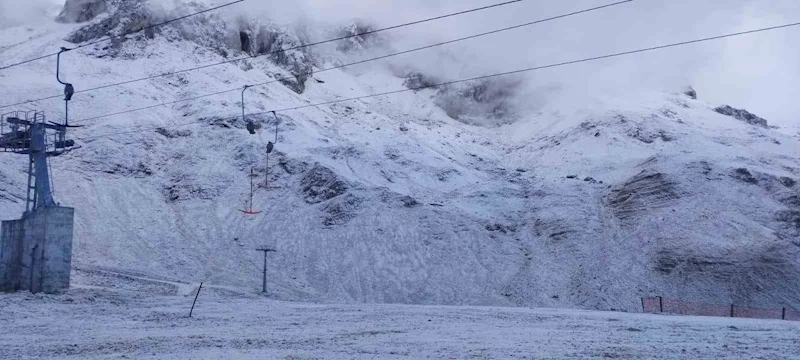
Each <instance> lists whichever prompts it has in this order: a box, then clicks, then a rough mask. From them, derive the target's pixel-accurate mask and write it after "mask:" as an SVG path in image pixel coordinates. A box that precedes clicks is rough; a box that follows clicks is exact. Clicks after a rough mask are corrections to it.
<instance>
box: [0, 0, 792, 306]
mask: <svg viewBox="0 0 800 360" xmlns="http://www.w3.org/2000/svg"><path fill="white" fill-rule="evenodd" d="M198 6H199V5H198ZM200 7H202V6H200ZM119 16H122V15H119ZM104 19H107V17H100V18H98V19H96V20H94V23H101V22H102V21H104ZM232 21H233V20H225V19H223V18H220V17H216V16H214V15H208V16H205V17H202V18H197V19H193V20H191V21H186V22H184V23H181V25H179V26H177V27H174V28H165V29H163V30H160V31H158V32H156V33H154V34H149V35H148V36H144V35H142V36H138V37H135V38H134V39H132V40H128V41H124V42H120V43H115V45H114V46H112V47H106V46H104V45H102V44H99V45H96V46H93V47H89V48H85V49H81V50H76V51H74V52H70V53H68V54H67V55H65V59H64V63H63V67H64V77H65V78H66V79H67V81H70V82H73V83H74V84H75V85H76V87H77V89H78V90H80V89H82V88H83V89H85V88H89V87H95V86H101V85H104V84H107V83H111V82H118V81H124V80H127V79H133V78H139V77H144V76H149V75H155V74H159V73H162V72H166V71H171V70H180V69H185V68H191V67H194V66H199V65H204V64H209V63H215V62H220V61H224V60H226V59H229V58H231V57H236V56H242V55H244V54H245V53H244V52H243V51H242V50H241V47H242V46H241V45H242V44H241V42H238V43H237V41H241V39H239V38H238V37H237V36H228V35H230V34H231V33H232V34H234V35H236V34H237V31H243V30H242V29H241V28H239V29H237V26H241V24H239V25H237V23H235V22H232ZM252 21H253V22H251V23H248V25H247V27H246V29H247V30H246V31H250V34H251V35H252V34H258V33H259V31H260V30H258V29H259V28H262V29H263V28H267V29H268V30H266V31H267V32H266V33H271V32H270V31H277V32H274V33H277V34H282V36H284V38H283V39H285V40H286V42H285V43H283V44H284V45H285V44H287V43H291V42H292V41H306V40H302V39H304V38H305V35H303V34H302V33H297V32H295V30H293V29H292V28H289V27H281V26H277V25H274V24H271V23H268V22H264V23H259V22H258V21H257V20H252ZM123 23H124V22H123ZM84 26H86V24H58V23H52V24H46V25H42V27H41V29H39V28H36V29H32V30H28V29H27V28H24V27H16V28H11V29H7V30H4V31H3V34H2V35H0V37H2V38H0V62H2V63H7V62H10V61H12V60H16V59H25V58H29V57H32V56H38V55H41V54H44V53H48V52H52V51H53V50H54V49H56V48H58V47H59V46H62V45H65V44H67V43H65V42H64V40H63V39H65V38H69V37H72V36H74V34H76V33H75V31H78V33H85V32H86V28H85V27H84ZM275 29H282V30H275ZM20 34H30V35H25V36H30V38H31V40H30V42H29V43H27V44H26V45H25V46H20V45H13V44H14V43H16V42H18V39H19V38H20V36H21V35H20ZM251 38H252V39H255V37H252V36H251ZM290 55H291V56H292V58H291V59H290V60H289V61H288V62H287V61H286V59H278V58H275V57H267V58H265V57H261V58H255V59H249V60H246V61H244V62H241V63H238V64H226V65H221V66H216V67H213V68H208V69H205V70H202V71H195V72H189V73H184V74H179V75H173V76H168V77H161V78H156V79H153V80H150V81H147V82H138V83H133V84H129V85H126V86H123V87H116V88H110V89H106V90H103V91H97V92H89V93H85V94H78V95H76V96H75V101H73V103H72V105H71V109H72V111H71V116H72V119H84V118H89V117H93V116H97V115H102V114H107V113H114V112H118V111H121V110H124V109H127V108H133V107H140V106H148V105H152V104H155V103H158V102H161V101H171V100H174V99H178V98H182V97H191V96H197V95H203V94H206V93H210V92H215V91H219V90H224V89H231V88H237V87H241V86H244V85H246V84H252V83H261V82H267V81H270V80H273V79H276V77H279V76H282V75H286V74H288V73H289V72H290V71H291V70H290V69H291V68H292V67H293V66H294V65H297V64H300V65H309V66H313V68H314V69H320V68H327V67H330V66H332V65H335V64H340V63H343V62H347V61H350V60H351V59H352V58H358V57H359V56H361V57H362V58H363V57H367V56H368V55H366V54H360V53H358V52H357V51H356V52H355V53H353V52H340V51H339V50H337V49H336V47H335V46H333V47H324V48H320V49H317V50H314V51H309V52H293V53H291V54H290ZM226 56H227V58H226ZM54 62H55V61H54V59H48V60H45V61H39V62H35V63H31V64H27V65H25V66H22V67H18V68H15V69H14V70H13V71H2V72H0V81H2V82H3V83H6V84H15V87H14V88H13V90H12V89H10V88H8V87H6V88H4V89H3V93H2V96H0V98H2V103H3V104H8V103H14V102H17V101H22V100H25V99H28V98H32V97H43V96H50V95H56V94H58V93H59V92H60V88H59V87H58V86H55V85H57V84H56V83H55V80H54V79H53V78H52V77H53V76H52V72H53V69H54ZM287 69H289V70H287ZM396 74H397V71H396V70H395V67H393V66H388V65H387V64H385V63H375V64H370V65H362V66H358V67H354V68H352V69H347V70H334V71H327V72H323V73H317V74H315V75H314V76H313V78H309V79H307V80H306V81H305V82H302V84H304V87H303V88H302V89H301V90H302V91H300V92H302V93H298V91H297V90H298V88H297V86H296V85H297V84H296V83H295V84H289V85H288V86H287V85H283V84H281V83H273V84H270V85H267V86H263V87H258V88H253V89H250V90H248V95H247V99H248V101H247V110H248V112H261V111H268V110H271V109H282V108H289V107H295V106H302V105H305V104H310V103H319V102H327V101H333V100H336V99H341V98H349V97H357V96H362V95H367V94H371V93H376V92H382V91H391V90H397V89H402V88H403V86H404V85H403V84H404V82H405V80H406V79H404V78H401V77H398V76H397V75H396ZM54 84H55V85H54ZM440 95H441V94H439V93H438V92H437V91H435V90H423V91H419V92H408V93H402V94H397V95H393V96H389V97H378V98H371V99H365V100H360V101H354V102H347V103H340V104H334V105H326V106H319V107H311V108H305V109H302V110H296V111H287V112H283V113H281V114H280V123H279V130H280V139H279V143H278V145H277V147H276V151H277V154H273V157H272V158H271V162H270V182H271V184H273V186H275V189H271V190H270V191H264V190H259V191H258V192H257V193H256V197H255V207H256V208H257V209H258V210H263V211H264V213H263V214H262V215H260V216H255V217H246V216H243V215H242V214H241V213H240V212H239V209H242V208H243V207H244V206H245V205H244V201H245V200H246V198H247V193H248V190H249V180H248V177H247V175H248V174H249V172H250V169H251V168H254V169H255V171H256V172H257V174H258V175H259V177H258V179H261V178H262V177H263V176H264V171H265V162H264V161H265V159H264V156H263V154H264V152H265V148H266V144H267V141H270V140H272V137H273V136H274V134H273V133H272V129H274V126H275V123H274V122H273V120H272V118H271V117H270V116H259V117H258V118H257V120H258V122H259V123H260V124H261V125H262V126H263V128H262V130H261V131H260V132H259V133H258V134H257V135H256V136H252V135H250V134H248V132H247V131H246V130H245V129H244V122H242V121H241V120H233V118H235V117H236V116H237V114H240V111H241V110H240V106H241V102H240V96H241V95H240V92H239V91H232V92H229V93H226V94H222V95H219V96H214V97H207V98H203V99H200V100H197V101H194V102H188V103H179V104H174V105H170V106H166V107H157V108H153V109H150V110H146V111H141V112H135V113H130V114H124V115H119V116H114V117H109V118H103V119H97V120H91V121H86V122H85V123H84V124H85V125H87V126H86V127H85V128H81V129H77V130H75V131H74V132H73V133H72V136H73V137H74V138H75V139H76V140H78V143H79V144H80V145H81V146H82V148H81V149H79V150H77V151H75V152H73V153H70V154H68V155H66V156H63V157H61V158H58V159H56V160H54V161H53V167H54V171H55V178H56V198H57V200H58V201H60V202H61V203H62V204H64V205H68V206H73V207H75V208H76V209H77V210H76V214H77V219H76V221H77V224H76V244H75V248H74V249H75V250H74V257H75V261H76V263H77V264H79V265H95V266H105V267H112V268H121V269H129V270H135V271H140V272H145V273H148V274H152V275H159V276H169V277H173V278H178V279H184V280H187V281H188V280H191V281H209V282H213V283H217V284H229V285H238V286H251V287H253V288H255V287H257V286H258V285H259V284H260V278H259V276H260V261H261V258H260V254H259V253H257V252H256V251H254V249H255V248H256V247H257V246H260V245H263V244H267V245H272V246H275V247H276V248H277V249H278V250H279V252H278V253H277V254H271V255H270V256H271V259H270V268H269V272H270V274H271V276H272V282H273V288H274V289H275V290H276V292H277V294H278V296H279V297H280V298H281V299H291V300H297V299H300V300H319V301H357V302H388V303H417V304H473V305H475V304H478V305H537V306H566V307H585V308H593V309H623V310H636V309H638V308H639V304H640V303H639V299H640V297H641V296H650V295H664V296H669V297H672V298H681V299H687V300H697V301H706V302H714V303H730V302H736V303H737V304H742V305H743V306H760V307H776V306H778V307H780V306H784V305H791V306H795V307H798V306H800V293H799V292H798V290H797V289H800V286H799V285H800V276H798V275H800V260H798V259H800V257H798V255H799V254H798V252H799V251H798V250H800V248H799V246H800V240H798V237H797V234H798V229H800V225H798V224H800V220H798V219H800V201H798V199H799V198H800V197H798V196H799V195H800V194H798V189H797V186H795V185H794V181H795V180H796V179H798V178H800V166H799V165H798V162H797V160H796V159H797V155H798V154H797V153H798V151H800V142H798V139H797V137H795V136H792V135H787V134H786V133H785V132H781V131H777V130H774V129H768V128H761V127H757V126H753V125H749V124H746V123H744V122H741V121H739V120H736V119H734V118H732V117H729V116H724V115H721V114H718V113H716V112H714V111H713V108H714V107H715V106H713V105H710V104H706V103H703V102H702V101H697V100H692V99H690V98H688V97H686V96H684V95H676V94H671V93H636V94H633V93H631V94H624V95H613V96H612V95H608V96H604V95H600V94H595V95H594V96H593V97H592V99H591V100H577V99H572V98H570V97H569V96H567V95H554V98H553V99H552V101H550V102H549V103H548V104H547V105H545V106H544V107H542V108H540V109H539V110H538V111H537V112H525V113H521V114H519V116H518V118H517V119H516V121H515V122H514V123H512V124H509V125H503V126H499V127H480V126H473V125H468V124H466V123H464V122H459V121H457V120H454V119H453V118H451V117H449V116H448V115H447V113H446V112H445V111H444V110H443V109H442V108H441V107H439V106H437V99H440V97H439V96H440ZM559 97H560V98H559ZM34 105H35V107H34V106H30V107H28V108H36V109H39V110H45V111H47V112H48V115H49V116H51V117H55V118H58V117H59V116H63V115H61V114H62V113H61V108H62V106H63V104H61V102H60V101H58V100H51V101H43V102H41V103H39V104H34ZM23 108H24V107H23ZM3 110H9V109H3ZM188 122H191V125H183V126H179V125H182V124H185V123H188ZM157 128H158V129H157ZM0 163H2V167H0V202H1V203H2V206H0V217H2V218H3V219H11V218H15V217H18V216H19V214H20V213H21V212H22V211H23V207H24V203H23V201H22V200H20V198H21V196H22V195H23V189H24V185H23V184H24V182H25V174H24V173H23V170H24V169H25V159H24V158H20V157H18V156H11V155H4V156H0ZM573 177H574V178H573ZM589 178H591V179H589ZM584 179H586V181H584Z"/></svg>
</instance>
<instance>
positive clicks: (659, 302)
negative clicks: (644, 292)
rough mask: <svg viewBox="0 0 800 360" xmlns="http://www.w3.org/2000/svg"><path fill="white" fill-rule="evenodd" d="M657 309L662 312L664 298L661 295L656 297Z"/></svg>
mask: <svg viewBox="0 0 800 360" xmlns="http://www.w3.org/2000/svg"><path fill="white" fill-rule="evenodd" d="M658 309H659V311H660V312H662V313H663V312H664V298H663V297H661V296H659V297H658Z"/></svg>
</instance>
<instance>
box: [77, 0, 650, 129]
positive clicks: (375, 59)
mask: <svg viewBox="0 0 800 360" xmlns="http://www.w3.org/2000/svg"><path fill="white" fill-rule="evenodd" d="M633 1H634V0H624V1H617V2H614V3H610V4H606V5H602V6H596V7H592V8H588V9H584V10H579V11H574V12H570V13H566V14H562V15H558V16H553V17H549V18H545V19H540V20H536V21H531V22H527V23H524V24H519V25H514V26H508V27H504V28H501V29H497V30H492V31H487V32H482V33H478V34H474V35H470V36H465V37H460V38H456V39H453V40H449V41H444V42H439V43H435V44H431V45H426V46H422V47H417V48H413V49H408V50H403V51H399V52H393V53H390V54H386V55H383V56H378V57H374V58H369V59H364V60H359V61H356V62H351V63H347V64H342V65H337V66H333V67H328V68H324V69H319V70H312V71H308V72H304V73H298V74H291V76H295V77H296V76H311V75H314V74H320V73H323V72H327V71H332V70H338V69H343V68H347V67H350V66H355V65H361V64H365V63H369V62H373V61H378V60H383V59H388V58H391V57H395V56H400V55H405V54H410V53H414V52H417V51H422V50H427V49H432V48H435V47H439V46H444V45H449V44H454V43H457V42H461V41H466V40H471V39H475V38H479V37H483V36H488V35H494V34H498V33H502V32H506V31H510V30H516V29H520V28H523V27H528V26H533V25H536V24H541V23H545V22H549V21H554V20H558V19H563V18H567V17H571V16H576V15H580V14H585V13H588V12H592V11H597V10H601V9H605V8H609V7H613V6H618V5H622V4H626V3H630V2H633ZM287 79H288V77H279V78H277V79H274V80H270V81H267V82H262V83H257V84H252V85H246V86H247V87H257V86H264V85H269V84H273V83H276V82H279V81H283V80H287ZM241 89H242V88H241V87H236V88H232V89H228V90H223V91H218V92H215V93H211V94H205V95H199V96H193V97H189V98H184V99H178V100H175V101H169V102H164V103H159V104H154V105H149V106H144V107H140V108H134V109H129V110H125V111H120V112H115V113H111V114H105V115H99V116H94V117H90V118H85V119H81V120H77V121H74V123H82V122H86V121H91V120H96V119H102V118H106V117H111V116H117V115H123V114H128V113H132V112H136V111H142V110H148V109H152V108H156V107H159V106H166V105H172V104H176V103H180V102H184V101H192V100H197V99H202V98H206V97H211V96H215V95H220V94H224V93H228V92H233V91H237V90H241Z"/></svg>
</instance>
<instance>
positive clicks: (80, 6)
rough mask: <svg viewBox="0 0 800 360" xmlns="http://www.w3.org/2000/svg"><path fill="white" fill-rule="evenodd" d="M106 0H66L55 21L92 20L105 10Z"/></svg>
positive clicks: (80, 21)
mask: <svg viewBox="0 0 800 360" xmlns="http://www.w3.org/2000/svg"><path fill="white" fill-rule="evenodd" d="M107 9H108V6H107V4H106V0H67V2H66V3H64V7H63V8H62V9H61V13H60V14H58V17H56V21H58V22H62V23H82V22H87V21H90V20H93V19H94V18H96V17H97V16H98V15H100V14H102V13H104V12H106V10H107Z"/></svg>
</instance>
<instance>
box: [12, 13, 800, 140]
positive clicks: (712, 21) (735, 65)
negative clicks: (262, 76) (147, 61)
mask: <svg viewBox="0 0 800 360" xmlns="http://www.w3.org/2000/svg"><path fill="white" fill-rule="evenodd" d="M169 1H171V0H169ZM57 2H59V1H58V0H32V1H25V2H22V1H18V0H0V21H4V22H6V23H8V22H9V19H11V18H17V19H19V18H20V17H22V16H23V15H24V16H28V15H31V14H36V13H37V12H41V11H43V9H47V8H48V6H51V5H52V4H54V3H57ZM62 2H63V1H62ZM215 2H216V3H222V2H223V1H221V0H215ZM496 2H500V1H499V0H494V1H492V0H440V1H433V0H392V1H380V0H296V1H285V0H280V1H276V0H248V1H247V2H246V3H244V4H240V5H236V7H237V8H238V10H239V11H241V10H243V9H246V13H248V14H251V15H252V14H258V13H262V14H265V15H268V16H270V17H274V18H280V19H283V20H286V21H288V19H292V18H294V19H298V18H304V19H312V20H315V21H326V22H343V21H348V20H350V19H352V18H363V19H370V20H373V21H375V22H376V23H377V24H379V25H393V24H398V23H402V22H407V21H413V20H418V19H421V18H424V17H430V16H433V15H440V14H445V13H450V12H454V11H459V10H463V9H468V8H472V7H477V6H482V5H489V4H493V3H496ZM610 2H613V0H571V1H554V0H526V1H523V2H521V3H517V4H512V5H508V6H504V7H500V8H496V9H492V10H487V11H483V12H480V13H475V14H470V15H465V16H461V17H458V18H454V19H447V20H442V21H437V22H435V23H431V24H423V25H418V26H415V27H413V28H404V29H399V30H395V31H393V32H392V36H393V38H395V40H396V41H397V44H396V45H395V47H396V48H397V49H404V48H407V47H413V46H418V45H424V44H428V43H431V42H434V41H437V40H448V39H451V38H456V37H460V36H465V35H470V34H473V33H477V32H481V31H488V30H493V29H496V28H499V27H504V26H510V25H514V24H518V23H524V22H528V21H533V20H537V19H541V18H545V17H550V16H554V15H559V14H562V13H566V12H572V11H576V10H581V9H584V8H588V7H593V6H598V5H603V4H606V3H610ZM50 8H51V9H52V7H50ZM799 21H800V1H798V0H635V1H634V2H632V3H629V4H624V5H620V6H617V7H614V8H609V9H604V10H600V11H598V12H595V13H590V14H583V15H578V16H575V17H572V18H569V19H561V20H556V21H553V22H549V23H546V24H540V25H535V26H532V27H529V28H524V29H520V30H514V31H511V32H507V33H502V34H498V35H493V36H488V37H485V38H480V39H474V40H470V41H467V42H463V43H460V44H457V45H451V46H449V47H447V48H443V49H441V50H437V51H432V52H428V53H426V54H424V55H421V54H417V55H414V56H410V57H407V58H406V59H398V60H397V61H406V62H409V63H410V64H413V65H419V66H421V67H423V68H426V69H435V70H437V71H441V72H442V73H443V74H446V76H454V77H471V76H476V75H482V74H486V73H491V72H499V71H508V70H513V69H516V68H524V67H530V66H537V65H546V64H550V63H555V62H562V61H569V60H574V59H578V58H584V57H591V56H597V55H604V54H608V53H613V52H619V51H627V50H634V49H637V48H642V47H650V46H657V45H662V44H667V43H672V42H679V41H685V40H691V39H695V38H699V37H706V36H714V35H721V34H725V33H729V32H737V31H744V30H750V29H754V28H758V27H766V26H773V25H780V24H784V23H790V22H799ZM799 43H800V27H796V28H789V29H782V30H776V31H774V32H769V33H761V34H755V35H746V36H743V37H738V38H732V39H728V40H721V41H716V42H713V43H704V44H696V45H689V46H686V47H682V48H678V49H668V50H662V51H658V52H654V53H650V54H640V55H633V56H628V57H625V58H616V59H608V60H602V61H598V62H594V63H591V64H579V65H572V66H567V67H563V68H558V69H549V70H543V71H540V72H536V73H532V74H531V75H529V79H530V80H531V83H533V84H535V85H536V86H541V87H546V86H551V87H552V86H559V87H562V88H563V89H564V90H563V91H564V94H567V95H569V94H575V96H576V97H577V96H579V94H587V93H589V94H590V93H598V92H608V91H621V90H624V91H627V90H626V89H630V91H636V89H637V88H655V89H665V90H672V89H675V90H677V89H679V88H680V87H682V86H684V85H688V84H691V85H692V86H694V87H695V88H696V89H697V90H698V92H699V95H700V98H701V99H702V100H706V101H709V102H711V103H714V104H722V103H726V104H730V105H733V106H736V107H743V108H747V109H749V110H751V111H753V112H755V113H757V114H759V115H761V116H762V117H765V118H767V119H768V120H770V122H771V123H773V124H777V125H783V126H798V125H800V46H798V45H797V44H799ZM443 51H446V52H449V53H451V54H453V55H454V56H455V57H457V58H458V59H459V60H460V61H462V62H463V63H464V66H463V67H461V68H456V69H454V68H452V67H449V66H448V67H447V68H441V64H442V63H443V62H442V61H441V59H442V54H443V53H442V52H443ZM437 67H440V69H437Z"/></svg>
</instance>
